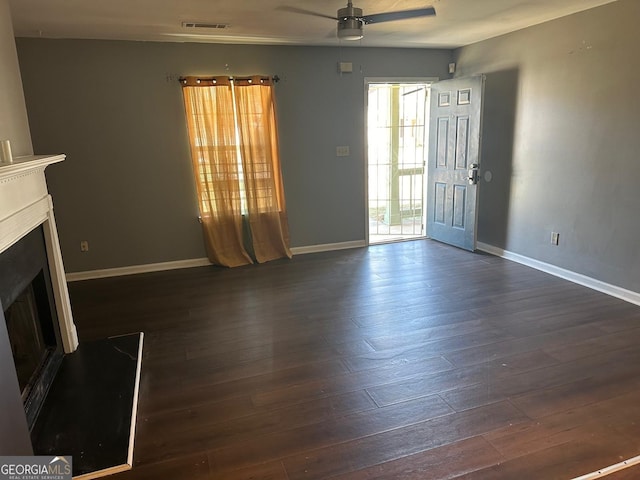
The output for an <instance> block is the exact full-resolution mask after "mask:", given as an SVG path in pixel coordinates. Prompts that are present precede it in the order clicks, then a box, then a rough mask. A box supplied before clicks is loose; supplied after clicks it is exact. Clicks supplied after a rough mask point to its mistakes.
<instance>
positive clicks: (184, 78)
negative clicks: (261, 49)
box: [178, 75, 280, 83]
mask: <svg viewBox="0 0 640 480" xmlns="http://www.w3.org/2000/svg"><path fill="white" fill-rule="evenodd" d="M194 76H195V75H194ZM194 76H192V75H189V76H188V77H191V78H193V77H194ZM222 76H224V75H211V76H207V77H198V76H195V78H196V79H197V80H203V81H207V80H213V79H215V78H216V77H222ZM256 77H261V78H264V79H271V80H272V81H273V83H278V82H279V81H280V77H279V76H278V75H274V76H272V77H268V76H262V75H252V76H250V77H234V76H228V77H227V78H228V79H229V80H231V81H233V80H251V79H253V78H256ZM186 80H187V77H180V78H178V81H179V82H180V83H185V82H186Z"/></svg>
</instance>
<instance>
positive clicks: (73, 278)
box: [66, 240, 366, 282]
mask: <svg viewBox="0 0 640 480" xmlns="http://www.w3.org/2000/svg"><path fill="white" fill-rule="evenodd" d="M365 246H366V243H365V241H364V240H358V241H355V242H341V243H325V244H322V245H309V246H308V247H293V248H292V249H291V253H293V254H294V255H304V254H306V253H318V252H329V251H332V250H346V249H348V248H360V247H365ZM208 265H211V262H210V261H209V259H208V258H192V259H189V260H178V261H175V262H162V263H148V264H146V265H131V266H129V267H117V268H105V269H102V270H88V271H85V272H73V273H67V275H66V278H67V282H78V281H80V280H93V279H96V278H107V277H120V276H123V275H135V274H138V273H149V272H162V271H165V270H177V269H180V268H193V267H205V266H208Z"/></svg>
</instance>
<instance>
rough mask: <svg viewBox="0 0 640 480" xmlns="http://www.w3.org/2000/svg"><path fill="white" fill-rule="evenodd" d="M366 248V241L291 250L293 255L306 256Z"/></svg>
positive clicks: (324, 244)
mask: <svg viewBox="0 0 640 480" xmlns="http://www.w3.org/2000/svg"><path fill="white" fill-rule="evenodd" d="M366 246H367V242H365V241H364V240H356V241H353V242H340V243H323V244H320V245H309V246H307V247H293V248H292V249H291V253H293V254H294V255H304V254H307V253H320V252H331V251H334V250H347V249H349V248H362V247H366Z"/></svg>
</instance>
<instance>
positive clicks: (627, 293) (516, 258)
mask: <svg viewBox="0 0 640 480" xmlns="http://www.w3.org/2000/svg"><path fill="white" fill-rule="evenodd" d="M476 246H477V248H478V250H481V251H483V252H486V253H489V254H491V255H495V256H497V257H502V258H504V259H506V260H511V261H512V262H516V263H520V264H522V265H526V266H527V267H531V268H535V269H536V270H540V271H542V272H545V273H549V274H551V275H554V276H556V277H560V278H563V279H565V280H569V281H570V282H573V283H577V284H579V285H582V286H584V287H588V288H591V289H593V290H597V291H599V292H602V293H606V294H607V295H611V296H612V297H616V298H619V299H621V300H624V301H626V302H629V303H633V304H635V305H640V293H638V292H634V291H632V290H626V289H624V288H622V287H618V286H616V285H611V284H610V283H605V282H602V281H600V280H596V279H595V278H591V277H587V276H586V275H582V274H581V273H576V272H572V271H571V270H566V269H564V268H560V267H557V266H555V265H551V264H550V263H545V262H541V261H540V260H535V259H533V258H529V257H525V256H524V255H520V254H518V253H513V252H510V251H508V250H503V249H502V248H499V247H494V246H493V245H488V244H486V243H481V242H478V244H477V245H476Z"/></svg>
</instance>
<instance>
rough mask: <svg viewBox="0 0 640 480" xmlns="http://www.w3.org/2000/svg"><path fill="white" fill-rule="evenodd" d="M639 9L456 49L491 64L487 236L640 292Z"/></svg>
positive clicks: (622, 7) (484, 200)
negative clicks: (556, 239)
mask: <svg viewBox="0 0 640 480" xmlns="http://www.w3.org/2000/svg"><path fill="white" fill-rule="evenodd" d="M639 18H640V2H638V1H637V0H620V1H618V2H615V3H612V4H609V5H606V6H604V7H600V8H596V9H593V10H589V11H586V12H583V13H579V14H575V15H572V16H570V17H565V18H563V19H559V20H556V21H552V22H549V23H546V24H543V25H539V26H535V27H531V28H528V29H526V30H521V31H519V32H516V33H513V34H509V35H505V36H502V37H499V38H495V39H491V40H487V41H485V42H481V43H478V44H475V45H472V46H468V47H465V48H462V49H460V50H458V51H456V52H455V57H456V62H457V64H458V71H457V74H456V75H457V76H465V75H470V74H474V73H487V84H486V89H487V91H486V96H485V106H486V110H485V113H486V115H485V117H484V118H485V135H484V139H483V140H484V144H483V158H482V168H483V170H487V169H488V170H491V171H492V172H493V174H494V180H493V181H492V182H491V183H483V184H482V186H481V193H480V212H479V217H480V226H479V231H478V235H479V241H481V242H486V243H489V244H492V245H494V246H498V247H502V248H505V249H507V250H510V251H512V252H515V253H518V254H521V255H525V256H527V257H531V258H534V259H537V260H541V261H544V262H548V263H551V264H553V265H556V266H559V267H563V268H566V269H569V270H572V271H574V272H578V273H582V274H585V275H588V276H590V277H593V278H596V279H599V280H601V281H604V282H607V283H611V284H613V285H618V286H620V287H623V288H627V289H629V290H632V291H635V292H640V248H639V247H638V245H639V244H640V243H639V238H640V188H639V187H638V181H639V179H640V134H639V131H638V126H639V121H638V118H639V116H640V95H638V82H639V81H640V55H638V45H639V44H640V35H639V33H638V26H637V21H638V19H639ZM551 231H556V232H559V233H560V245H559V246H557V247H555V246H552V245H551V244H550V236H551Z"/></svg>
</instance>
